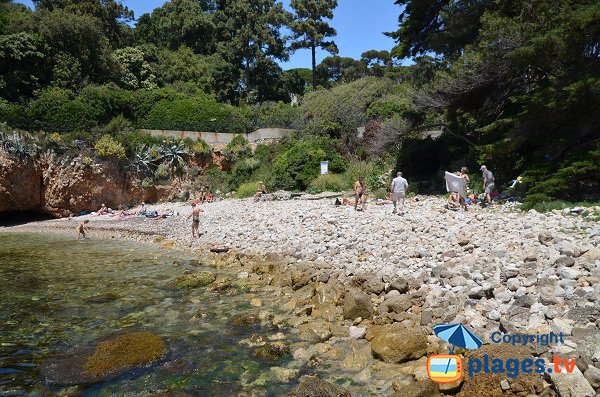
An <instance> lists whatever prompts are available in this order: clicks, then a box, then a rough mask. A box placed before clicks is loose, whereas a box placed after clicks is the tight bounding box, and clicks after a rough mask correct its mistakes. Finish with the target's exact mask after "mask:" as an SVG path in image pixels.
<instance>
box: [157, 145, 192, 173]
mask: <svg viewBox="0 0 600 397" xmlns="http://www.w3.org/2000/svg"><path fill="white" fill-rule="evenodd" d="M188 156H189V152H188V150H187V148H186V147H185V145H184V144H183V143H182V142H176V141H172V142H165V144H164V145H163V147H162V160H163V162H164V163H165V164H167V165H168V166H169V168H171V173H172V174H173V175H180V174H181V171H182V170H183V166H184V165H185V159H186V158H187V157H188Z"/></svg>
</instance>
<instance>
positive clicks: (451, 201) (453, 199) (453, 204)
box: [447, 192, 461, 210]
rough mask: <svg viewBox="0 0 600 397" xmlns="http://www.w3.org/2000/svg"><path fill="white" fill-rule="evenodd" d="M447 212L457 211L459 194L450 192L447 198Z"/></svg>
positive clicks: (459, 204)
mask: <svg viewBox="0 0 600 397" xmlns="http://www.w3.org/2000/svg"><path fill="white" fill-rule="evenodd" d="M447 207H448V209H449V210H457V209H459V208H460V207H461V200H460V194H458V193H456V192H451V193H450V196H449V197H448V205H447Z"/></svg>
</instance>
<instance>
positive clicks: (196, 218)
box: [192, 203, 202, 238]
mask: <svg viewBox="0 0 600 397" xmlns="http://www.w3.org/2000/svg"><path fill="white" fill-rule="evenodd" d="M201 212H202V209H201V208H200V207H198V206H197V205H196V203H192V238H196V236H197V237H200V233H199V232H198V228H199V227H200V213H201Z"/></svg>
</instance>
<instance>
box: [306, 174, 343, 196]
mask: <svg viewBox="0 0 600 397" xmlns="http://www.w3.org/2000/svg"><path fill="white" fill-rule="evenodd" d="M350 189H352V185H349V184H348V180H347V179H346V178H345V177H344V176H343V175H340V174H326V175H319V176H318V177H316V178H315V179H313V181H312V182H311V183H310V185H309V186H308V189H307V191H308V192H309V193H313V194H314V193H321V192H342V191H345V190H350Z"/></svg>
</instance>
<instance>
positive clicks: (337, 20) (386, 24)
mask: <svg viewBox="0 0 600 397" xmlns="http://www.w3.org/2000/svg"><path fill="white" fill-rule="evenodd" d="M16 2H18V3H23V4H26V5H28V6H30V7H32V8H33V3H32V1H31V0H16ZM123 3H124V4H125V5H126V6H127V7H129V8H130V9H132V10H133V11H134V13H135V17H136V18H138V17H139V16H140V15H142V14H145V13H148V12H152V10H153V9H154V8H156V7H160V6H161V5H162V4H164V3H165V0H123ZM283 3H284V5H285V6H286V7H289V3H290V0H283ZM400 11H401V9H400V7H399V6H397V5H395V4H394V0H370V1H365V0H338V7H337V8H336V9H335V11H334V18H333V20H332V21H331V26H333V27H334V28H335V29H336V30H337V37H335V38H334V41H335V42H336V44H337V46H338V48H339V50H340V53H339V55H340V56H342V57H351V58H355V59H358V58H360V54H362V53H363V52H365V51H367V50H391V49H392V47H393V46H394V41H393V40H392V39H390V38H389V37H387V36H385V35H384V34H383V32H391V31H394V30H396V29H397V28H398V16H399V15H400ZM327 55H329V54H327V53H326V52H324V51H319V52H318V53H317V63H319V62H320V61H321V60H322V59H323V58H325V57H326V56H327ZM281 66H282V68H283V69H292V68H310V67H311V56H310V50H298V51H296V53H294V54H293V55H292V56H291V57H290V60H289V61H288V62H282V63H281Z"/></svg>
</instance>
